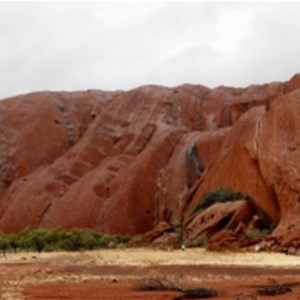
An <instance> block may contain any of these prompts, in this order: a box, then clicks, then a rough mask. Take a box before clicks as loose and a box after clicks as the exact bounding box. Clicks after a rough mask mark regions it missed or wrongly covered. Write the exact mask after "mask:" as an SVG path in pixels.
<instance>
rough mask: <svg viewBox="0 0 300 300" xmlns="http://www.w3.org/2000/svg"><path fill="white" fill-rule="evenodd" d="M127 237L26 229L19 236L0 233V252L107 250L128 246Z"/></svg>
mask: <svg viewBox="0 0 300 300" xmlns="http://www.w3.org/2000/svg"><path fill="white" fill-rule="evenodd" d="M130 241H131V237H130V236H129V235H108V234H104V233H101V232H97V231H96V230H92V229H72V230H63V229H36V230H29V229H26V230H24V231H22V232H21V233H19V234H10V235H5V234H3V233H0V251H2V253H3V254H5V253H6V251H7V250H11V251H14V252H17V250H25V251H28V250H33V251H37V252H42V251H59V250H64V251H79V250H93V249H101V248H109V247H111V246H112V245H119V244H122V245H128V244H129V242H130Z"/></svg>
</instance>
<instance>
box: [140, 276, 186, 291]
mask: <svg viewBox="0 0 300 300" xmlns="http://www.w3.org/2000/svg"><path fill="white" fill-rule="evenodd" d="M136 288H137V290H140V291H181V288H180V286H179V284H178V283H177V282H175V281H174V280H171V279H170V278H168V277H163V276H159V277H146V278H143V279H141V280H139V281H138V282H137V284H136Z"/></svg>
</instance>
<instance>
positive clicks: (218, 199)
mask: <svg viewBox="0 0 300 300" xmlns="http://www.w3.org/2000/svg"><path fill="white" fill-rule="evenodd" d="M246 198H247V197H246V196H245V195H243V194H241V193H238V192H234V191H233V190H231V189H228V188H219V189H216V190H213V191H210V192H208V193H206V194H205V195H204V196H203V198H202V200H201V202H200V203H199V204H198V205H197V207H196V208H195V210H194V212H199V211H202V210H204V209H206V208H208V207H210V206H212V205H213V204H215V203H224V202H228V201H237V200H241V199H246Z"/></svg>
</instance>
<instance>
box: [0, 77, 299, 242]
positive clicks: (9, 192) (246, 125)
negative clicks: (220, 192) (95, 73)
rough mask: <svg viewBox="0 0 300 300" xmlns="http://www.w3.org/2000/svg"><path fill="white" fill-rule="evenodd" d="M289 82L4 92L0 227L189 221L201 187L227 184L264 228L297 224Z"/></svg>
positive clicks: (120, 228) (141, 228)
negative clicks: (263, 217)
mask: <svg viewBox="0 0 300 300" xmlns="http://www.w3.org/2000/svg"><path fill="white" fill-rule="evenodd" d="M298 87H300V80H299V76H298V75H295V76H294V77H293V78H292V79H291V80H290V81H288V82H285V83H271V84H266V85H259V86H250V87H248V88H229V87H218V88H215V89H209V88H207V87H204V86H201V85H187V84H186V85H181V86H178V87H175V88H166V87H162V86H143V87H140V88H137V89H133V90H130V91H116V92H105V91H100V90H89V91H82V92H70V93H68V92H48V91H45V92H37V93H32V94H27V95H21V96H17V97H13V98H10V99H5V100H2V101H1V102H0V130H1V136H0V160H1V172H0V230H2V231H5V232H18V231H20V230H22V229H24V228H39V227H43V228H49V227H62V228H72V227H89V228H95V229H97V230H100V231H104V232H109V233H131V234H136V233H145V232H147V231H149V230H152V229H153V228H154V227H155V226H156V225H157V224H159V223H160V222H162V221H166V222H168V223H171V224H174V223H175V222H176V221H177V220H179V219H182V218H183V219H184V226H187V228H188V226H190V227H191V226H192V225H193V226H192V228H193V232H197V230H198V231H199V230H200V229H199V228H200V227H199V228H198V229H197V228H196V227H197V224H198V223H199V222H198V223H197V222H196V221H193V220H194V217H196V216H195V215H194V214H193V212H194V208H195V207H196V206H197V205H198V203H199V202H200V201H201V198H202V196H203V195H204V194H205V193H206V192H208V191H210V190H213V189H215V188H219V187H230V188H232V189H234V190H236V191H239V192H241V193H244V194H247V195H249V196H250V197H251V199H253V202H254V204H255V206H257V207H258V208H259V209H261V210H262V211H264V213H265V214H267V215H268V217H269V218H270V219H272V220H273V221H274V222H275V223H276V224H277V223H279V226H278V227H277V229H276V230H275V232H274V233H273V235H274V236H275V235H276V236H278V237H279V236H282V235H285V234H286V232H287V230H288V228H298V220H297V218H296V215H297V214H298V210H299V209H300V207H298V206H299V197H298V192H300V186H299V187H298V185H299V184H298V183H299V178H300V176H299V175H298V172H299V170H298V169H299V168H298V165H299V161H298V160H300V154H299V153H300V152H299V150H298V148H299V147H298V145H299V144H300V143H299V142H300V141H298V139H299V138H300V137H299V134H298V132H299V130H298V129H299V126H300V124H298V123H299V122H300V121H298V119H299V118H298V119H297V114H298V111H300V107H298V106H299V104H298V103H300V94H299V92H298V90H297V89H298ZM298 157H299V158H298ZM250 206H251V205H250ZM250 206H249V207H250ZM243 207H244V206H243ZM245 207H248V206H247V205H246V206H245ZM251 207H252V206H251ZM252 208H253V207H252ZM228 211H231V208H230V209H229V206H228ZM244 215H247V217H249V213H248V214H247V213H245V214H244ZM241 222H242V220H241ZM191 224H192V225H191ZM199 226H200V225H199ZM201 226H203V224H202V225H201ZM293 226H294V227H293ZM299 236H300V234H299Z"/></svg>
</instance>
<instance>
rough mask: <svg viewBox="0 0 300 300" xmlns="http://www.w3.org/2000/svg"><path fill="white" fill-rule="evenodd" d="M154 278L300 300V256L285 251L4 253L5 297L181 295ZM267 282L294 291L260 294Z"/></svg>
mask: <svg viewBox="0 0 300 300" xmlns="http://www.w3.org/2000/svg"><path fill="white" fill-rule="evenodd" d="M153 278H156V279H159V280H168V282H172V283H174V285H176V286H178V287H180V288H181V289H183V290H186V289H189V288H200V287H205V288H213V289H216V290H217V291H218V293H219V295H218V296H217V297H213V298H210V299H236V300H249V299H250V300H251V299H252V300H253V299H259V300H260V299H261V300H262V299H277V300H289V299H293V300H297V299H300V258H299V257H296V256H288V255H285V254H276V253H250V252H241V253H235V252H210V251H206V250H204V249H197V248H194V249H186V250H185V251H182V250H159V249H148V248H129V249H109V250H97V251H85V252H72V253H69V252H54V253H40V254H38V253H33V252H23V253H17V254H13V253H9V254H7V255H6V256H1V257H0V284H1V286H0V292H1V297H0V299H1V300H4V299H5V300H24V299H30V300H37V299H40V300H41V299H43V300H48V299H52V300H53V299H56V300H60V299H76V300H79V299H91V300H92V299H101V300H113V299H114V300H117V299H125V300H127V299H128V300H129V299H140V300H142V299H145V300H147V299H157V300H169V299H170V300H171V299H174V298H176V297H178V296H180V295H181V292H180V291H168V290H167V291H144V290H140V287H141V285H143V284H144V283H145V282H147V281H148V280H149V279H153ZM268 286H271V287H274V286H275V287H276V286H280V287H281V286H284V287H289V291H288V292H287V293H286V294H282V295H276V296H261V295H259V294H258V290H260V289H263V288H265V287H268ZM182 299H188V298H182Z"/></svg>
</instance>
